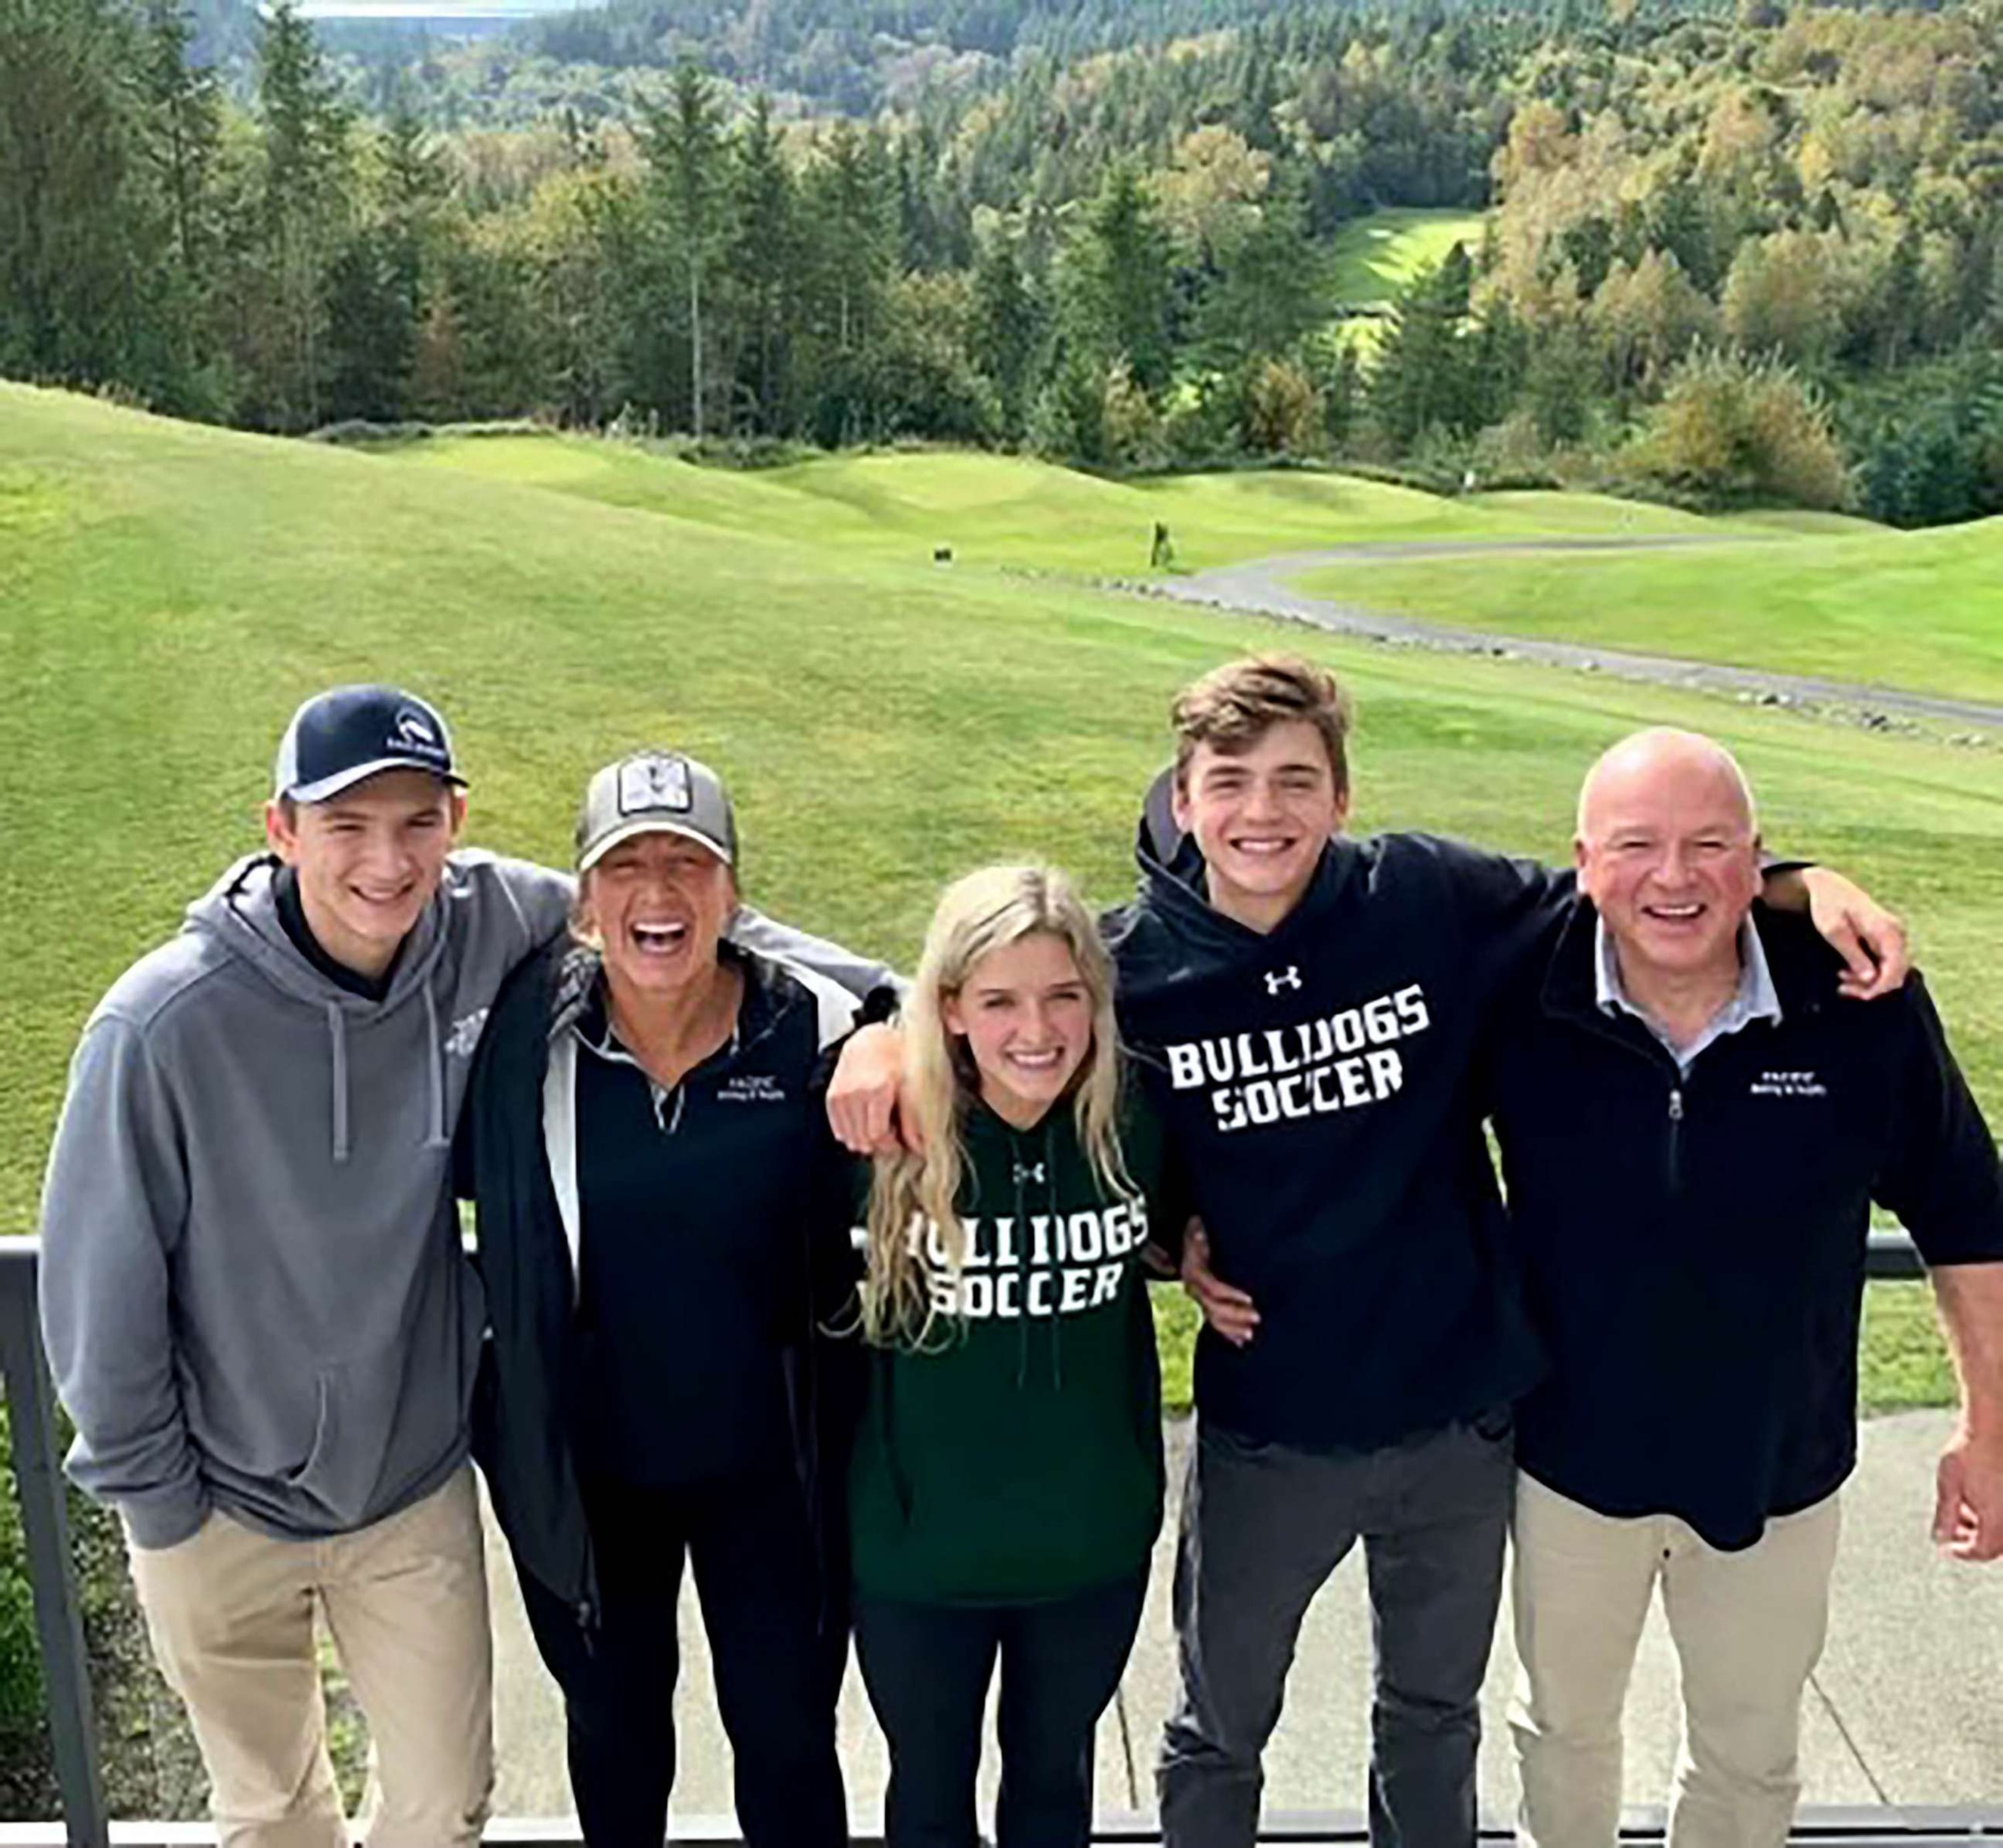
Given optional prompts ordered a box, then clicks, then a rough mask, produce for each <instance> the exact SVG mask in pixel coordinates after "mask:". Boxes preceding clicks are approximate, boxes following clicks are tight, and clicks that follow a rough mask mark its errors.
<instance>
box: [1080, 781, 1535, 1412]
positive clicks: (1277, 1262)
mask: <svg viewBox="0 0 2003 1848" xmlns="http://www.w3.org/2000/svg"><path fill="white" fill-rule="evenodd" d="M1155 823H1156V825H1155V827H1154V828H1151V827H1150V826H1149V823H1148V822H1147V821H1145V820H1144V822H1143V823H1142V829H1141V844H1140V849H1139V858H1140V862H1141V894H1140V896H1139V897H1138V900H1136V901H1135V902H1134V903H1133V905H1131V907H1127V908H1125V909H1124V910H1121V911H1119V912H1116V913H1114V914H1113V915H1112V916H1111V917H1109V918H1108V920H1107V921H1106V935H1107V941H1108V943H1109V944H1110V946H1111V948H1112V949H1113V955H1114V957H1115V959H1116V961H1117V964H1118V967H1119V975H1120V989H1119V994H1120V1024H1121V1029H1122V1031H1123V1032H1124V1034H1125V1035H1126V1036H1127V1040H1128V1043H1129V1044H1130V1045H1131V1047H1132V1049H1133V1051H1134V1056H1135V1057H1136V1060H1137V1061H1138V1064H1139V1065H1140V1067H1141V1070H1142V1071H1143V1074H1144V1077H1145V1080H1146V1081H1147V1082H1148V1085H1149V1089H1150V1095H1151V1099H1152V1102H1154V1104H1155V1107H1156V1109H1157V1110H1158V1111H1159V1113H1160V1115H1161V1116H1162V1120H1163V1122H1164V1123H1165V1124H1166V1127H1167V1130H1168V1133H1169V1137H1170V1139H1171V1141H1172V1142H1173V1144H1174V1146H1175V1148H1176V1151H1177V1154H1178V1155H1179V1157H1180V1161H1181V1162H1182V1165H1183V1167H1184V1169H1186V1170H1187V1179H1188V1185H1189V1187H1190V1192H1191V1193H1192V1195H1193V1196H1194V1208H1195V1210H1196V1211H1197V1214H1199V1215H1200V1216H1201V1218H1202V1220H1203V1222H1204V1228H1205V1230H1206V1231H1207V1232H1208V1235H1209V1238H1210V1242H1211V1257H1212V1262H1213V1263H1214V1265H1215V1268H1216V1270H1217V1272H1218V1275H1219V1276H1221V1277H1224V1278H1225V1279H1227V1280H1229V1281H1230V1282H1232V1283H1233V1284H1237V1285H1239V1287H1242V1288H1243V1289H1245V1290H1247V1291H1250V1293H1251V1295H1252V1297H1253V1300H1254V1301H1255V1302H1256V1303H1257V1305H1258V1308H1259V1314H1260V1323H1259V1328H1258V1332H1257V1334H1256V1335H1255V1336H1254V1337H1253V1340H1252V1341H1251V1342H1250V1344H1249V1345H1248V1346H1246V1347H1243V1348H1235V1347H1232V1346H1231V1345H1230V1344H1229V1343H1227V1342H1225V1341H1223V1340H1221V1339H1220V1338H1218V1336H1215V1335H1212V1334H1211V1333H1208V1331H1206V1332H1205V1333H1204V1334H1203V1335H1202V1336H1201V1337H1200V1338H1199V1340H1198V1342H1197V1357H1196V1397H1197V1407H1198V1409H1199V1410H1200V1411H1201V1413H1202V1414H1203V1416H1204V1418H1205V1419H1206V1420H1210V1421H1211V1422H1212V1423H1213V1424H1215V1425H1216V1426H1217V1427H1219V1428H1221V1429H1223V1430H1226V1431H1230V1432H1231V1433H1232V1434H1234V1435H1235V1436H1237V1437H1239V1438H1243V1439H1246V1440H1250V1441H1255V1442H1261V1441H1263V1442H1274V1443H1280V1444H1284V1445H1288V1446H1290V1447H1292V1448H1296V1449H1302V1450H1309V1451H1320V1452H1327V1451H1334V1450H1344V1449H1375V1448H1380V1447H1383V1446H1384V1445H1390V1444H1393V1443H1395V1442H1397V1441H1399V1440H1400V1439H1401V1438H1408V1437H1411V1436H1414V1435H1417V1434H1421V1433H1423V1432H1426V1431H1432V1430H1437V1429H1439V1428H1441V1427H1444V1426H1445V1425H1447V1424H1452V1423H1454V1422H1456V1420H1468V1419H1473V1418H1477V1417H1481V1416H1483V1415H1484V1414H1485V1413H1489V1412H1491V1411H1498V1412H1499V1411H1500V1410H1501V1408H1503V1407H1506V1406H1508V1404H1509V1403H1510V1402H1511V1401H1512V1400H1513V1399H1516V1398H1518V1397H1519V1396H1520V1395H1521V1394H1522V1392H1524V1391H1525V1389H1526V1388H1527V1387H1528V1386H1529V1385H1530V1384H1531V1382H1533V1380H1534V1379H1535V1378H1536V1377H1537V1375H1538V1373H1539V1371H1540V1367H1541V1360H1540V1351H1539V1349H1538V1347H1537V1344H1536V1340H1535V1339H1534V1337H1533V1336H1532V1334H1531V1333H1530V1331H1529V1326H1528V1324H1527V1322H1526V1321H1525V1319H1524V1318H1523V1315H1522V1312H1521V1309H1520V1308H1519V1298H1518V1291H1517V1290H1516V1288H1515V1284H1514V1280H1513V1278H1512V1273H1511V1271H1510V1268H1509V1263H1508V1255H1507V1243H1506V1238H1507V1235H1506V1231H1505V1224H1504V1220H1503V1214H1502V1207H1501V1200H1500V1199H1499V1197H1498V1193H1497V1189H1496V1185H1495V1179H1494V1171H1493V1169H1492V1168H1491V1165H1490V1162H1489V1158H1488V1153H1487V1144H1486V1143H1485V1141H1484V1138H1483V1135H1482V1128H1481V1118H1482V1114H1483V1110H1482V1099H1480V1095H1478V1093H1477V1089H1476V1085H1475V1081H1474V1075H1473V1064H1474V1053H1475V1049H1476V1046H1477V1041H1478V1039H1479V1037H1480V1032H1481V1030H1482V1029H1483V1027H1484V1024H1485V1021H1484V1017H1485V1015H1487V1011H1488V1010H1489V1009H1490V1008H1491V1004H1493V1002H1494V1000H1495V998H1496V997H1497V994H1498V990H1499V988H1500V986H1501V983H1502V981H1503V979H1504V978H1505V976H1506V975H1507V974H1508V972H1509V971H1510V970H1511V969H1513V968H1515V967H1517V966H1520V965H1521V964H1522V962H1523V960H1524V959H1526V957H1529V956H1533V955H1536V953H1537V950H1538V946H1539V945H1540V943H1543V942H1547V941H1548V933H1549V931H1550V930H1551V929H1552V928H1553V927H1554V921H1555V920H1556V919H1557V917H1559V916H1560V915H1561V913H1562V910H1563V908H1564V905H1565V904H1566V903H1567V901H1568V899H1569V897H1570V895H1571V878H1570V876H1569V875H1560V874H1557V873H1554V872H1551V871H1550V870H1549V869H1548V868H1544V867H1543V866H1540V865H1536V863H1535V862H1533V861H1522V860H1512V859H1507V858H1502V857H1501V856H1500V855H1497V854H1487V853H1483V852H1480V851H1477V850H1476V849H1474V848H1472V847H1465V846H1463V845H1461V844H1459V843H1457V842H1454V841H1451V840H1439V839H1437V838H1435V837H1431V836H1428V835H1422V834H1387V835H1381V836H1378V837H1374V838H1372V839H1370V840H1362V841H1355V840H1347V839H1341V838H1338V839H1337V840H1334V841H1332V842H1331V843H1330V845H1329V847H1328V848H1327V851H1326V852H1325V853H1324V854H1323V857H1322V861H1321V864H1320V868H1318V869H1317V871H1316V875H1315V878H1314V880H1313V884H1312V885H1311V886H1310V887H1309V889H1308V891H1307V892H1306V894H1305V895H1304V896H1303V897H1302V900H1301V902H1300V903H1299V906H1298V907H1295V910H1294V911H1293V913H1292V914H1291V915H1290V916H1289V917H1288V918H1287V919H1286V920H1285V921H1284V922H1283V923H1282V924H1280V925H1279V927H1278V928H1277V929H1275V930H1274V931H1271V932H1270V933H1268V934H1264V935H1262V934H1260V933H1259V932H1257V931H1252V930H1249V929H1247V928H1246V927H1244V926H1243V925H1242V924H1237V923H1236V922H1234V921H1232V919H1230V918H1229V917H1225V916H1224V915H1223V914H1222V913H1220V912H1218V911H1216V910H1213V909H1212V908H1211V905H1210V903H1209V901H1208V899H1207V897H1206V896H1205V895H1204V885H1203V862H1202V860H1201V856H1200V855H1199V854H1197V851H1196V848H1195V844H1194V842H1183V843H1180V844H1178V845H1176V846H1171V847H1166V848H1158V847H1157V846H1156V843H1157V842H1159V841H1162V840H1164V838H1165V836H1164V834H1163V833H1162V831H1160V830H1159V816H1157V817H1156V818H1155ZM1164 851H1166V853H1167V854H1169V855H1170V856H1172V857H1171V858H1169V859H1168V860H1167V861H1166V862H1165V861H1164V860H1163V859H1162V858H1159V857H1158V854H1159V853H1160V852H1164ZM1163 1229H1164V1230H1166V1229H1167V1228H1163Z"/></svg>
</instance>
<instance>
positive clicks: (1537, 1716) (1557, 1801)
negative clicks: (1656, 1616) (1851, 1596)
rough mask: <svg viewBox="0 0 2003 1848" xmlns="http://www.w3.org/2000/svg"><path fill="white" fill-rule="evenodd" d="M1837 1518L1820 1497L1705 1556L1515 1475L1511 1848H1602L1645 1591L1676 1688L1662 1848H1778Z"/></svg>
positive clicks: (1659, 1526) (1676, 1538) (1679, 1535)
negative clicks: (1518, 1795) (1672, 1659)
mask: <svg viewBox="0 0 2003 1848" xmlns="http://www.w3.org/2000/svg"><path fill="white" fill-rule="evenodd" d="M1838 1525H1839V1520H1838V1514H1837V1498H1836V1497H1834V1496H1833V1495H1832V1496H1830V1497H1829V1498H1828V1500H1826V1501H1821V1502H1818V1503H1817V1504H1816V1505H1815V1506H1814V1507H1811V1508H1805V1509H1804V1510H1803V1511H1802V1512H1801V1513H1799V1514H1790V1515H1788V1516H1785V1517H1784V1518H1781V1519H1778V1520H1774V1521H1768V1522H1767V1530H1766V1532H1765V1533H1764V1535H1762V1536H1761V1537H1760V1541H1759V1542H1758V1543H1757V1545H1756V1546H1751V1547H1749V1548H1747V1549H1746V1550H1745V1551H1743V1552H1740V1553H1721V1552H1720V1551H1719V1550H1718V1549H1717V1548H1715V1547H1714V1546H1708V1545H1707V1544H1706V1543H1705V1542H1704V1541H1703V1540H1701V1539H1699V1538H1698V1537H1697V1535H1696V1533H1694V1532H1693V1531H1692V1530H1691V1529H1690V1527H1689V1526H1687V1525H1686V1524H1685V1523H1684V1522H1683V1521H1679V1520H1677V1519H1676V1518H1675V1517H1673V1516H1672V1515H1657V1516H1647V1517H1644V1518H1641V1519H1639V1520H1631V1521H1624V1520H1613V1519H1610V1518H1608V1517H1607V1516H1606V1515H1604V1514H1595V1513H1594V1512H1593V1511H1592V1510H1591V1509H1589V1508H1585V1507H1581V1506H1580V1505H1579V1504H1578V1503H1577V1502H1575V1501H1571V1500H1568V1499H1567V1498H1566V1497H1564V1496H1562V1495H1559V1494H1557V1493H1554V1491H1553V1490H1550V1489H1547V1488H1546V1487H1544V1486H1543V1484H1542V1483H1538V1482H1536V1481H1534V1480H1533V1479H1531V1478H1530V1477H1529V1476H1525V1475H1522V1474H1520V1473H1519V1476H1518V1477H1517V1479H1516V1512H1515V1522H1514V1525H1513V1528H1512V1535H1513V1538H1514V1542H1515V1558H1514V1564H1513V1567H1512V1575H1511V1596H1512V1605H1513V1609H1514V1612H1515V1626H1516V1650H1517V1654H1518V1655H1519V1658H1520V1659H1521V1661H1522V1679H1520V1680H1519V1682H1518V1684H1517V1690H1516V1697H1515V1702H1514V1703H1513V1704H1512V1707H1511V1710H1510V1716H1509V1726H1510V1730H1511V1731H1512V1733H1513V1734H1515V1741H1516V1764H1517V1769H1518V1772H1519V1774H1520V1776H1521V1778H1522V1787H1523V1799H1522V1809H1521V1811H1519V1818H1518V1822H1519V1826H1518V1837H1517V1839H1518V1840H1519V1842H1520V1843H1523V1844H1525V1845H1526V1848H1613V1841H1614V1836H1615V1832H1616V1830H1617V1828H1618V1826H1619V1823H1620V1713H1621V1708H1622V1706H1623V1705H1624V1702H1625V1700H1626V1698H1627V1678H1628V1675H1629V1672H1631V1670H1632V1668H1634V1651H1635V1647H1636V1645H1637V1644H1638V1643H1639V1641H1640V1640H1641V1626H1642V1623H1643V1621H1644V1620H1645V1619H1646V1617H1647V1616H1648V1605H1649V1603H1650V1602H1651V1601H1652V1598H1654V1596H1655V1586H1656V1584H1657V1583H1658V1582H1659V1583H1660V1584H1661V1585H1662V1608H1663V1612H1664V1614H1665V1615H1666V1616H1667V1617H1668V1619H1669V1633H1670V1636H1671V1637H1672V1638H1673V1640H1674V1641H1675V1644H1676V1661H1677V1664H1678V1667H1679V1669H1680V1674H1681V1678H1682V1682H1683V1747H1682V1750H1681V1751H1680V1752H1679V1754H1678V1755H1677V1765H1676V1793H1675V1797H1674V1799H1673V1802H1672V1804H1671V1807H1670V1812H1669V1848H1780V1844H1782V1843H1785V1841H1786V1840H1787V1837H1788V1824H1789V1822H1790V1821H1791V1820H1792V1817H1793V1815H1794V1811H1795V1801H1796V1799H1797V1798H1798V1797H1799V1795H1800V1794H1801V1776H1800V1769H1799V1763H1798V1760H1797V1752H1798V1748H1799V1743H1800V1734H1801V1711H1802V1689H1804V1688H1805V1686H1806V1685H1807V1682H1808V1678H1809V1671H1810V1670H1811V1669H1812V1668H1814V1666H1815V1665H1816V1658H1818V1657H1819V1656H1820V1655H1821V1654H1822V1645H1823V1636H1824V1634H1825V1633H1826V1630H1827V1627H1828V1616H1829V1583H1830V1573H1831V1571H1832V1570H1833V1568H1834V1566H1835V1563H1836V1542H1837V1528H1838Z"/></svg>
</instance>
